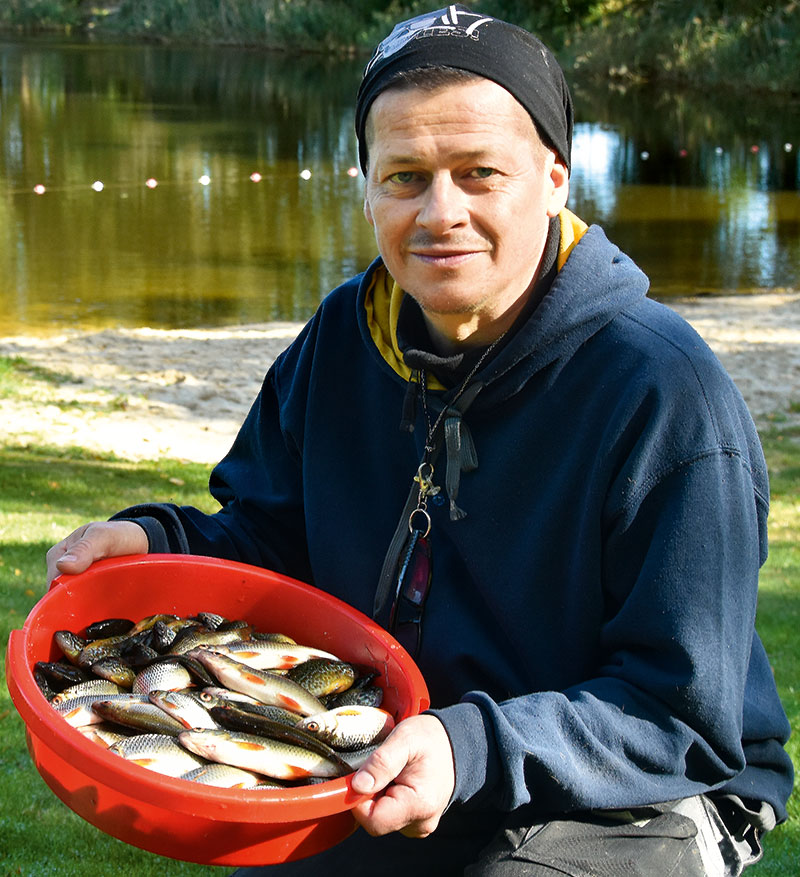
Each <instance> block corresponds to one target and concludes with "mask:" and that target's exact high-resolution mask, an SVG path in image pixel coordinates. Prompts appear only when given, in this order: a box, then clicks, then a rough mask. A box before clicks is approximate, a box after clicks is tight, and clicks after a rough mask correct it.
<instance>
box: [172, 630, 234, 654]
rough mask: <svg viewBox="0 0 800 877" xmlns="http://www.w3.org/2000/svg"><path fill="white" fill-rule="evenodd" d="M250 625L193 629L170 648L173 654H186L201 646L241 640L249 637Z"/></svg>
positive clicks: (178, 638) (221, 644) (219, 644)
mask: <svg viewBox="0 0 800 877" xmlns="http://www.w3.org/2000/svg"><path fill="white" fill-rule="evenodd" d="M250 630H251V628H249V627H241V628H237V629H236V630H224V631H219V630H203V629H199V630H193V631H191V632H190V633H188V634H187V635H186V636H184V637H177V638H176V640H175V642H174V643H173V645H172V647H171V648H170V650H169V653H170V654H171V655H185V654H186V653H187V652H191V651H192V650H193V649H197V648H199V647H200V646H203V645H205V646H223V645H227V644H228V643H233V642H239V641H240V640H244V639H249V637H250Z"/></svg>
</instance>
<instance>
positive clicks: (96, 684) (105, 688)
mask: <svg viewBox="0 0 800 877" xmlns="http://www.w3.org/2000/svg"><path fill="white" fill-rule="evenodd" d="M87 694H89V695H97V696H98V698H99V697H100V696H102V695H106V694H122V689H121V688H120V687H119V685H117V684H116V683H115V682H109V680H108V679H88V680H87V681H86V682H78V683H77V685H70V687H69V688H65V689H64V690H63V691H62V692H60V693H59V694H57V695H56V696H55V697H54V698H53V699H52V700H51V701H50V702H51V703H52V704H53V705H54V706H57V705H58V704H62V703H66V702H67V701H68V700H75V699H76V698H78V697H83V696H84V695H87Z"/></svg>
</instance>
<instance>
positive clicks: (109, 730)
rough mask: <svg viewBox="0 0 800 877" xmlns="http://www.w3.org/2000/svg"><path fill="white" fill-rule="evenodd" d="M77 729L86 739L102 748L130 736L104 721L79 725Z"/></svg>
mask: <svg viewBox="0 0 800 877" xmlns="http://www.w3.org/2000/svg"><path fill="white" fill-rule="evenodd" d="M77 730H78V731H79V732H80V733H81V734H83V736H84V737H86V739H87V740H91V741H92V743H97V745H98V746H102V747H103V748H104V749H108V748H109V747H111V746H113V745H114V744H115V743H119V742H120V741H121V740H127V739H128V737H129V736H130V735H129V734H123V733H122V731H120V730H118V729H116V728H115V727H114V726H113V725H107V724H106V723H105V722H100V723H98V724H96V725H81V726H80V727H78V728H77Z"/></svg>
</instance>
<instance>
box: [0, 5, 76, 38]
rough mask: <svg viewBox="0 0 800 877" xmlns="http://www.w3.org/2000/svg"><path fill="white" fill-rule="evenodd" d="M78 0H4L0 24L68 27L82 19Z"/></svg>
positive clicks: (27, 28)
mask: <svg viewBox="0 0 800 877" xmlns="http://www.w3.org/2000/svg"><path fill="white" fill-rule="evenodd" d="M79 2H80V0H6V2H4V3H2V4H0V25H11V26H13V27H15V28H17V29H19V30H23V31H33V30H58V29H64V28H66V29H69V28H72V27H73V26H75V25H77V24H79V23H80V22H81V20H82V16H81V13H80V9H79V8H78V7H79Z"/></svg>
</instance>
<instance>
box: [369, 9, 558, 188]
mask: <svg viewBox="0 0 800 877" xmlns="http://www.w3.org/2000/svg"><path fill="white" fill-rule="evenodd" d="M431 66H437V67H438V66H443V67H456V68H458V69H460V70H468V71H470V72H471V73H477V74H478V75H479V76H483V77H485V78H486V79H491V80H492V81H494V82H496V83H497V84H498V85H502V86H503V88H505V89H506V91H509V92H510V93H511V94H512V95H513V96H514V97H515V98H516V99H517V100H518V101H519V102H520V103H521V104H522V106H523V107H525V109H526V110H527V111H528V113H530V116H531V118H532V119H533V121H534V123H535V124H536V127H537V129H538V131H539V134H540V135H541V137H542V139H543V140H544V141H545V143H546V144H547V145H548V146H550V147H551V148H553V149H554V150H555V151H556V152H557V153H558V155H559V156H560V157H561V160H562V161H563V162H564V164H565V165H566V167H567V170H569V168H570V152H571V149H572V99H571V97H570V93H569V88H568V87H567V83H566V80H565V79H564V73H563V71H562V70H561V67H560V66H559V64H558V62H557V61H556V59H555V58H554V57H553V55H552V54H551V52H550V50H549V49H548V48H547V47H546V46H545V45H544V44H543V43H542V42H540V41H539V40H538V39H537V38H536V37H535V36H533V35H532V34H530V33H528V31H526V30H523V29H522V28H521V27H517V26H516V25H513V24H509V23H508V22H505V21H501V20H500V19H499V18H492V17H491V16H489V15H481V14H479V13H477V12H472V11H471V10H469V9H467V7H466V6H462V5H461V4H455V5H452V6H446V7H444V8H443V9H439V10H438V11H436V12H428V13H426V14H424V15H418V16H417V17H416V18H410V19H409V20H408V21H402V22H400V24H398V25H396V26H395V28H394V29H393V30H392V32H391V33H390V34H389V36H388V37H386V39H385V40H383V42H381V43H380V45H379V46H378V48H377V49H376V50H375V54H374V55H373V56H372V58H371V60H370V62H369V64H367V67H366V69H365V71H364V78H363V79H362V81H361V86H360V88H359V89H358V98H357V99H356V134H357V135H358V154H359V160H360V162H361V169H362V170H363V171H364V173H365V174H366V171H367V144H366V139H365V126H366V121H367V113H368V112H369V108H370V106H371V105H372V102H373V101H374V100H375V98H376V97H377V96H378V95H379V94H380V93H381V92H382V91H383V90H384V89H385V88H386V87H387V86H388V85H389V82H390V81H391V79H392V78H393V77H394V76H395V74H397V73H399V72H402V71H410V70H416V69H418V68H421V67H431Z"/></svg>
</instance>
